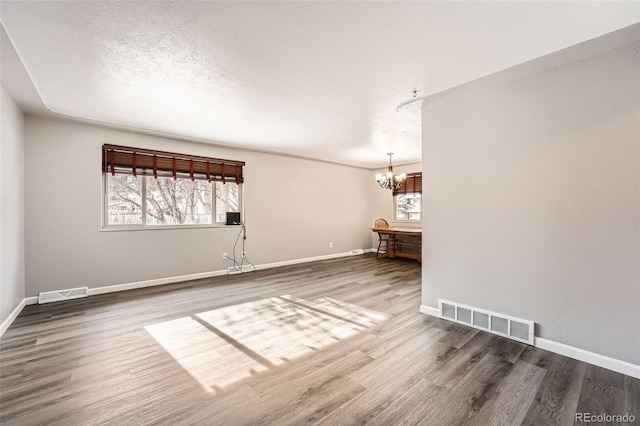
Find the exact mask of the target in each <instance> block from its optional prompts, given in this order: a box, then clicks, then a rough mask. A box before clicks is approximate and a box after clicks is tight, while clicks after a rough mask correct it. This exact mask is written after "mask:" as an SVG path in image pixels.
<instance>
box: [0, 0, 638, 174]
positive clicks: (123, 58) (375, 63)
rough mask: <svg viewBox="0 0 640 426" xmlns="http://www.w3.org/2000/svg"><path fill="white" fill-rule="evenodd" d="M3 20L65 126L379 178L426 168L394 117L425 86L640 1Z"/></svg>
mask: <svg viewBox="0 0 640 426" xmlns="http://www.w3.org/2000/svg"><path fill="white" fill-rule="evenodd" d="M0 19H1V21H2V25H3V26H4V27H5V29H6V32H7V34H8V36H9V38H10V40H11V42H12V43H13V45H14V46H15V50H16V51H17V53H18V56H19V57H20V59H21V60H22V63H23V64H24V67H25V68H26V70H27V72H28V75H29V76H30V78H31V80H32V81H33V84H34V85H35V88H36V90H37V93H38V94H39V97H40V98H41V101H42V102H43V103H44V107H45V108H46V109H47V110H49V111H50V112H53V113H55V114H61V115H65V116H70V117H76V118H83V119H89V120H94V121H97V122H102V123H106V124H110V125H116V126H124V127H132V128H137V129H141V130H148V131H154V132H162V133H166V134H170V135H176V136H178V137H185V138H193V139H200V140H203V141H208V142H210V143H222V144H230V145H234V146H240V147H246V148H250V149H257V150H265V151H271V152H280V153H286V154H288V155H294V156H301V157H308V158H315V159H320V160H325V161H331V162H337V163H343V164H350V165H356V166H360V167H366V168H374V167H381V166H384V165H385V164H386V162H387V157H386V153H387V152H389V151H393V152H394V153H395V155H394V163H396V164H399V163H407V162H412V161H420V159H421V151H422V150H421V140H420V117H419V110H417V109H415V108H414V109H407V110H406V111H405V110H401V112H397V111H396V107H397V106H398V105H399V104H400V103H402V102H404V101H407V100H410V99H411V97H412V91H413V90H414V89H417V90H418V91H419V93H418V96H429V95H433V94H436V93H439V92H442V91H445V90H447V89H451V88H453V87H456V86H459V85H461V84H463V83H468V82H470V81H473V80H476V79H478V78H481V77H483V76H486V75H489V74H492V73H496V72H498V71H501V70H505V69H508V68H510V67H513V66H515V65H517V64H521V63H523V62H526V61H528V60H531V59H534V58H538V57H541V56H544V55H547V54H549V53H552V52H555V51H558V50H560V49H564V48H566V47H569V46H572V45H575V44H577V43H580V42H583V41H585V40H589V39H592V38H595V37H598V36H601V35H603V34H606V33H609V32H611V31H614V30H617V29H620V28H623V27H626V26H629V25H632V24H634V23H637V22H640V3H639V2H638V1H626V2H406V3H405V2H228V1H227V2H189V3H186V2H178V1H174V2H156V1H141V2H107V1H83V2H62V1H44V2H31V1H7V0H3V1H2V2H0ZM2 49H3V61H5V62H6V61H7V59H6V58H7V57H8V56H10V55H9V54H5V52H4V50H6V49H7V47H6V46H5V45H4V44H3V46H2ZM10 68H11V67H9V66H8V65H7V66H5V65H4V64H3V67H2V71H3V73H14V72H17V71H14V70H12V69H10ZM13 68H16V69H17V68H19V67H17V66H14V67H13ZM23 80H24V79H23ZM5 81H6V80H5V78H3V85H4V84H5ZM11 81H16V79H12V80H11ZM11 85H12V86H13V87H5V88H6V89H7V90H8V91H9V93H11V94H12V96H14V98H15V99H16V100H17V101H18V102H21V99H31V100H32V102H30V104H28V105H26V104H27V103H29V102H27V101H24V102H21V105H22V106H23V107H24V108H25V109H26V110H33V109H37V108H38V107H37V104H38V103H39V102H35V101H33V96H32V95H31V97H30V96H29V94H28V93H25V91H29V90H32V91H33V88H31V89H29V87H28V86H29V85H25V84H23V82H22V83H11ZM22 86H27V87H22ZM34 93H35V92H34ZM40 108H41V107H40ZM30 112H37V111H30Z"/></svg>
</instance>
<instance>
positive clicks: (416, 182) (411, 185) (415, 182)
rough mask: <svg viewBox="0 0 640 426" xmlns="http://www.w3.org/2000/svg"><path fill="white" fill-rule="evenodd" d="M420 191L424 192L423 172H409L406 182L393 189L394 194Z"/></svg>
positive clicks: (420, 192)
mask: <svg viewBox="0 0 640 426" xmlns="http://www.w3.org/2000/svg"><path fill="white" fill-rule="evenodd" d="M407 193H419V194H422V172H417V173H407V180H405V182H404V184H403V185H402V186H401V187H400V188H398V189H394V190H393V195H394V196H395V195H398V194H407Z"/></svg>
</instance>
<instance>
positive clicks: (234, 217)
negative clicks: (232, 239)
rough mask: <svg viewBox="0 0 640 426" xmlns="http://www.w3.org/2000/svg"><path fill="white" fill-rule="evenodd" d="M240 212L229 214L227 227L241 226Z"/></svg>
mask: <svg viewBox="0 0 640 426" xmlns="http://www.w3.org/2000/svg"><path fill="white" fill-rule="evenodd" d="M241 224H242V222H241V221H240V212H227V225H241Z"/></svg>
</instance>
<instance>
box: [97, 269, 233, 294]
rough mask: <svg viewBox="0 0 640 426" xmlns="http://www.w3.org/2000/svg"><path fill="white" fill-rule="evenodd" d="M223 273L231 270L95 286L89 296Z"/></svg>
mask: <svg viewBox="0 0 640 426" xmlns="http://www.w3.org/2000/svg"><path fill="white" fill-rule="evenodd" d="M221 275H229V271H228V270H227V269H223V270H220V271H209V272H200V273H197V274H188V275H176V276H173V277H166V278H156V279H153V280H144V281H135V282H132V283H124V284H115V285H109V286H104V287H93V288H90V289H89V296H95V295H97V294H106V293H114V292H116V291H124V290H133V289H136V288H145V287H155V286H157V285H163V284H173V283H179V282H182V281H192V280H199V279H202V278H211V277H219V276H221Z"/></svg>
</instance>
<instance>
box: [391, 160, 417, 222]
mask: <svg viewBox="0 0 640 426" xmlns="http://www.w3.org/2000/svg"><path fill="white" fill-rule="evenodd" d="M409 188H411V190H410V191H408V190H407V189H409ZM409 194H419V195H420V219H398V203H397V198H396V197H398V196H399V195H404V196H406V195H409ZM391 203H392V207H391V208H392V211H391V214H392V216H391V217H392V221H393V222H398V223H405V224H407V225H408V224H416V223H422V217H423V207H424V203H423V196H422V172H421V171H419V172H412V173H407V174H406V181H405V182H404V184H403V185H402V186H401V187H400V188H396V189H394V190H393V193H392V196H391ZM408 216H409V215H408V214H407V217H408Z"/></svg>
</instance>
